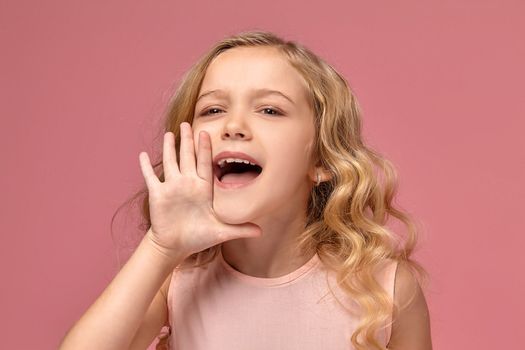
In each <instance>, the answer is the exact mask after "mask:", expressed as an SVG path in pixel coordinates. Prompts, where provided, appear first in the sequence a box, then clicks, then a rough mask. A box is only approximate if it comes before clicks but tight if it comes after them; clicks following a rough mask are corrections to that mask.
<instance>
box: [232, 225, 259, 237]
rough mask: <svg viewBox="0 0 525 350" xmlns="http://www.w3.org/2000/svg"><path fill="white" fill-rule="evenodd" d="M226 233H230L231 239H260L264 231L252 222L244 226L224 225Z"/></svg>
mask: <svg viewBox="0 0 525 350" xmlns="http://www.w3.org/2000/svg"><path fill="white" fill-rule="evenodd" d="M224 231H225V232H228V233H229V235H228V236H230V237H231V238H230V239H237V238H249V237H253V238H255V237H260V236H261V235H262V229H261V228H260V227H259V226H258V225H256V224H253V223H251V222H247V223H244V224H226V223H225V224H224Z"/></svg>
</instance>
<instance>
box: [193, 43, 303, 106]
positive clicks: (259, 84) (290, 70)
mask: <svg viewBox="0 0 525 350" xmlns="http://www.w3.org/2000/svg"><path fill="white" fill-rule="evenodd" d="M215 89H221V90H226V91H231V92H232V93H236V92H237V91H254V90H257V89H268V90H277V91H280V92H282V93H284V94H285V95H287V96H290V97H291V98H292V99H294V100H295V101H297V102H298V103H306V102H307V99H308V84H307V82H306V81H305V79H304V78H303V77H302V76H301V74H300V73H299V72H298V71H297V70H296V69H295V68H294V67H293V66H292V65H291V64H290V63H289V62H288V60H287V59H286V57H284V55H283V54H282V53H280V52H279V51H278V50H277V49H276V48H272V47H236V48H233V49H229V50H226V51H224V52H222V53H221V54H219V55H218V56H217V57H215V59H213V61H212V62H211V63H210V65H209V66H208V69H207V70H206V74H205V76H204V79H203V81H202V85H201V89H200V92H203V91H209V90H215Z"/></svg>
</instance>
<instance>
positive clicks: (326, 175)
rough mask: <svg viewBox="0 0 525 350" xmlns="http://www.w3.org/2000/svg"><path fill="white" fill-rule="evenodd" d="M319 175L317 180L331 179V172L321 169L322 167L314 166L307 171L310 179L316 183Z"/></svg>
mask: <svg viewBox="0 0 525 350" xmlns="http://www.w3.org/2000/svg"><path fill="white" fill-rule="evenodd" d="M318 175H319V182H325V181H329V180H331V179H332V174H331V173H330V172H329V171H328V170H325V169H323V167H320V166H316V167H314V168H312V170H310V172H309V173H308V176H309V177H310V179H311V180H312V181H313V182H314V183H315V184H317V179H318V178H317V176H318Z"/></svg>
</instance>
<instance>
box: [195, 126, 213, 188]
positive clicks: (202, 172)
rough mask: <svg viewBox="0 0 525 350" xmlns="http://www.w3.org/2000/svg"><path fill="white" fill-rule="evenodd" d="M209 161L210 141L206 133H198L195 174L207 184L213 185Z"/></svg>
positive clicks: (211, 168)
mask: <svg viewBox="0 0 525 350" xmlns="http://www.w3.org/2000/svg"><path fill="white" fill-rule="evenodd" d="M211 162H212V160H211V141H210V136H209V134H208V133H207V132H206V131H201V132H199V150H198V155H197V174H198V175H199V176H200V177H201V178H202V179H204V180H206V181H207V182H209V183H213V166H212V163H211Z"/></svg>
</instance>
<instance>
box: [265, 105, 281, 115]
mask: <svg viewBox="0 0 525 350" xmlns="http://www.w3.org/2000/svg"><path fill="white" fill-rule="evenodd" d="M263 111H272V112H273V113H270V114H272V115H282V113H281V112H279V111H278V110H276V109H273V108H270V107H266V108H263Z"/></svg>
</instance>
